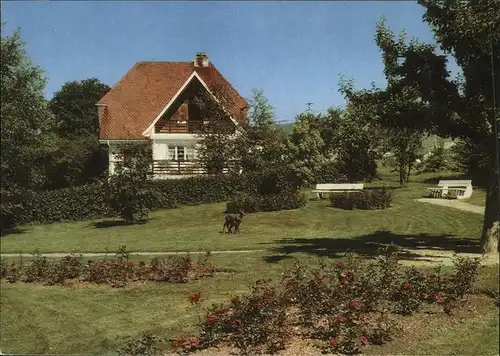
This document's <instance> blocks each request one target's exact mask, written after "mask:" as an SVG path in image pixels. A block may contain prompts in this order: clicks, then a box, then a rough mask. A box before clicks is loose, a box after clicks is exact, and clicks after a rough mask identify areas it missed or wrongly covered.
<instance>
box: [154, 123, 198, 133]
mask: <svg viewBox="0 0 500 356" xmlns="http://www.w3.org/2000/svg"><path fill="white" fill-rule="evenodd" d="M202 129H203V121H177V120H169V121H166V122H163V123H162V125H161V127H158V126H157V127H156V133H174V134H175V133H201V132H202Z"/></svg>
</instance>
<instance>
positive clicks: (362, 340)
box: [360, 336, 368, 345]
mask: <svg viewBox="0 0 500 356" xmlns="http://www.w3.org/2000/svg"><path fill="white" fill-rule="evenodd" d="M360 340H361V343H362V344H363V345H366V344H367V343H368V339H367V338H366V336H361V339H360Z"/></svg>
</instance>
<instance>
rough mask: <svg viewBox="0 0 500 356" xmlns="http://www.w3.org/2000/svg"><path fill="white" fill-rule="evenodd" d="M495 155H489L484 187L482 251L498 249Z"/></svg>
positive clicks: (499, 247)
mask: <svg viewBox="0 0 500 356" xmlns="http://www.w3.org/2000/svg"><path fill="white" fill-rule="evenodd" d="M495 160H496V156H495V154H493V155H491V159H490V162H492V163H493V164H492V165H491V166H490V167H491V168H492V169H490V170H489V174H488V182H487V187H486V211H485V213H484V221H483V232H482V234H481V250H482V251H483V253H489V252H493V251H495V249H496V250H497V251H500V243H499V242H500V222H499V221H498V208H499V206H498V204H499V202H498V184H497V177H496V174H495V172H496V162H495Z"/></svg>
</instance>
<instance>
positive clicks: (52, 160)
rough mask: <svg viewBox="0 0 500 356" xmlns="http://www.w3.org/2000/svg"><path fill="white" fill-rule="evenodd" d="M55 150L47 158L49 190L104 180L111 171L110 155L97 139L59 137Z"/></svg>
mask: <svg viewBox="0 0 500 356" xmlns="http://www.w3.org/2000/svg"><path fill="white" fill-rule="evenodd" d="M54 147H55V150H54V151H53V152H52V153H51V154H49V155H48V157H47V159H46V168H45V169H46V172H47V180H46V183H45V185H44V187H45V188H47V189H60V188H66V187H71V186H77V185H84V184H87V183H90V182H92V180H95V179H100V178H103V177H104V174H105V172H106V170H107V168H108V161H107V153H106V152H105V151H104V150H102V149H101V147H100V146H99V143H98V142H97V139H96V137H93V136H90V135H89V136H81V137H75V138H73V139H66V138H61V137H57V138H55V139H54Z"/></svg>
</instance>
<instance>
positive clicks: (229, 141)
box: [193, 92, 241, 174]
mask: <svg viewBox="0 0 500 356" xmlns="http://www.w3.org/2000/svg"><path fill="white" fill-rule="evenodd" d="M193 102H194V104H195V105H196V107H197V109H198V111H199V113H200V118H201V120H202V121H203V125H202V129H201V135H200V136H201V139H200V140H199V141H198V144H197V161H198V164H199V165H201V166H202V167H204V168H205V169H206V170H207V172H208V173H209V174H222V173H223V172H224V169H229V170H230V171H237V170H238V166H237V165H236V164H235V159H236V158H237V153H238V152H237V147H236V143H235V137H236V136H237V135H239V134H240V133H241V130H239V129H238V130H235V128H234V124H233V123H232V122H231V121H230V118H229V115H228V114H227V113H226V111H225V110H224V109H223V107H222V106H221V105H220V104H219V103H218V102H216V101H215V100H214V99H213V98H212V97H211V96H210V94H208V93H206V92H200V93H198V94H197V95H196V97H195V99H194V100H193Z"/></svg>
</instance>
